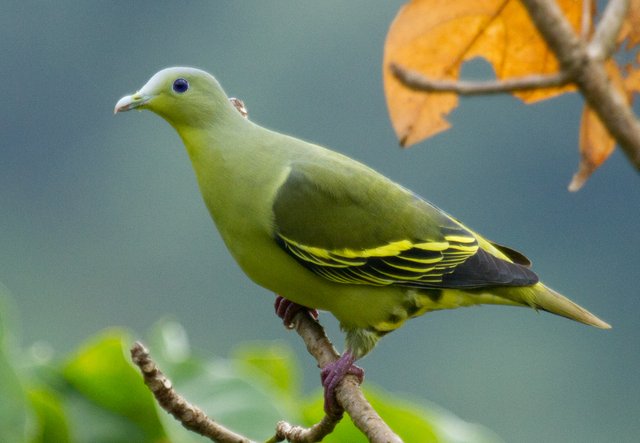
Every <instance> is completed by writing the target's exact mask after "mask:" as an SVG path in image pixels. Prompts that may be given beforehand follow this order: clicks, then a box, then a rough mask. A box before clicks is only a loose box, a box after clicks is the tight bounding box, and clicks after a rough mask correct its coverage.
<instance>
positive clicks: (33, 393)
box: [28, 387, 70, 443]
mask: <svg viewBox="0 0 640 443" xmlns="http://www.w3.org/2000/svg"><path fill="white" fill-rule="evenodd" d="M28 395H29V400H30V402H31V405H32V406H33V409H34V411H35V413H36V417H37V422H38V424H37V430H36V432H35V435H34V436H33V437H32V440H31V441H32V442H34V443H35V442H38V443H66V442H69V441H70V436H69V427H68V424H67V418H66V416H65V412H64V410H63V407H62V404H61V402H60V399H59V397H58V395H57V394H56V393H55V392H53V391H52V390H50V389H48V388H44V387H41V388H32V389H30V390H29V392H28Z"/></svg>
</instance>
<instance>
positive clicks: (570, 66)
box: [522, 0, 640, 170]
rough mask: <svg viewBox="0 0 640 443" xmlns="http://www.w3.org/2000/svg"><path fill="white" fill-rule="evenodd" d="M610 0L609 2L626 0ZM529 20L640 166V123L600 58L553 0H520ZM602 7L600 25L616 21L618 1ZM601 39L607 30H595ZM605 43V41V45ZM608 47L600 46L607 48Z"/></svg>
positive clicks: (634, 161)
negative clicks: (591, 52)
mask: <svg viewBox="0 0 640 443" xmlns="http://www.w3.org/2000/svg"><path fill="white" fill-rule="evenodd" d="M625 1H626V0H624V1H616V0H612V3H614V2H615V3H620V4H621V3H625ZM522 3H523V5H524V7H525V8H526V9H527V11H528V12H529V16H530V17H531V20H532V21H533V23H534V24H535V25H536V27H537V28H538V31H540V34H541V35H542V37H543V38H544V40H545V41H546V43H547V45H548V46H549V48H550V49H551V50H552V51H553V53H554V54H555V56H556V58H557V59H558V62H559V63H560V67H561V69H562V71H563V72H566V73H567V74H568V75H569V76H570V77H571V81H572V82H574V83H575V84H576V85H577V86H578V88H579V89H580V92H581V93H582V95H583V96H584V98H585V100H586V101H587V104H588V105H589V106H590V107H591V109H593V110H594V112H595V113H596V114H597V115H598V117H599V118H600V120H601V121H602V123H603V124H604V126H605V127H606V128H607V130H608V131H609V133H610V134H611V135H612V136H613V138H615V139H616V141H617V142H618V144H619V145H620V147H621V148H622V150H623V152H624V153H625V154H626V156H627V158H628V159H629V161H630V162H631V164H632V165H633V166H634V167H635V168H636V169H638V170H640V123H638V121H637V120H636V118H635V116H634V115H633V112H632V111H631V108H630V107H629V106H628V104H627V101H626V99H625V97H623V96H622V95H621V94H620V93H619V92H618V91H617V90H616V89H615V88H614V87H613V86H612V85H611V83H610V82H609V79H608V76H607V72H606V71H605V68H604V64H603V62H602V60H600V59H598V58H594V57H593V56H592V55H591V54H590V53H589V50H588V48H587V46H586V44H585V43H584V42H583V41H582V40H580V39H579V38H578V37H577V36H576V35H575V33H574V31H573V29H572V27H571V25H570V24H569V22H568V21H567V19H566V18H565V16H564V14H563V13H562V11H561V10H560V8H559V7H558V5H557V4H556V3H555V1H553V0H522ZM613 7H614V6H610V7H609V8H607V9H608V10H607V11H605V14H604V17H603V22H604V25H603V24H601V26H600V27H599V29H602V26H605V27H607V26H612V25H607V23H613V24H614V25H615V20H614V19H615V16H616V14H614V12H616V11H619V10H620V9H621V6H620V5H617V6H616V7H615V8H614V9H610V8H613ZM598 33H599V35H600V38H601V39H606V38H610V37H608V35H609V31H607V32H605V31H599V32H598V31H596V34H598ZM605 46H606V45H605ZM606 50H607V48H603V51H606Z"/></svg>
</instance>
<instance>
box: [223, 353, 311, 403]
mask: <svg viewBox="0 0 640 443" xmlns="http://www.w3.org/2000/svg"><path fill="white" fill-rule="evenodd" d="M232 358H233V359H234V360H235V361H236V362H238V363H239V364H241V365H243V366H244V367H246V368H251V369H254V370H256V371H258V372H259V373H260V374H262V375H264V376H265V377H266V380H265V381H266V383H267V384H269V385H270V386H273V387H274V388H276V389H278V390H279V391H280V393H281V395H285V396H288V397H289V398H291V399H294V398H296V397H299V396H300V382H301V380H300V368H299V367H298V364H297V362H296V359H295V355H294V354H293V351H292V350H291V348H290V347H289V346H287V345H285V344H283V343H282V342H251V343H243V344H240V345H238V346H237V347H236V348H235V350H234V352H233V353H232Z"/></svg>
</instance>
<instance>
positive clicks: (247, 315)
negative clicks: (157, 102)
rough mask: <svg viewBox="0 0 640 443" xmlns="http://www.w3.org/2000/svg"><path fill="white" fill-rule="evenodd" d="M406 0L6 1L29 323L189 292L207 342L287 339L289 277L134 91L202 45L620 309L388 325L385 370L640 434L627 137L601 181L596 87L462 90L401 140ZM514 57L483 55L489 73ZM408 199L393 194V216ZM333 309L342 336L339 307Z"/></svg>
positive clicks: (262, 101)
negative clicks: (396, 89)
mask: <svg viewBox="0 0 640 443" xmlns="http://www.w3.org/2000/svg"><path fill="white" fill-rule="evenodd" d="M401 4H402V2H401V1H397V0H396V1H387V2H369V1H364V0H358V1H350V2H340V1H324V2H299V1H294V0H288V1H285V0H279V1H270V2H266V1H259V0H254V1H244V2H221V1H215V2H204V1H201V2H160V1H154V2H150V1H147V2H144V1H140V2H125V1H115V2H77V1H61V2H18V1H8V2H4V3H3V6H2V13H1V14H0V54H2V56H1V58H0V79H1V81H0V94H1V97H2V98H1V100H0V124H1V125H2V137H1V140H2V142H1V146H0V208H1V212H0V282H2V283H3V284H4V285H6V286H7V287H8V288H9V289H10V291H11V293H12V296H13V298H14V299H15V301H16V304H17V305H18V307H19V310H20V313H21V332H20V334H21V337H22V343H23V344H24V345H25V346H28V345H30V344H31V343H33V342H37V341H46V342H48V343H50V344H51V345H52V346H53V348H54V349H55V350H56V352H57V355H60V356H63V355H64V354H65V353H66V352H69V351H70V350H71V349H73V348H74V347H75V346H77V345H78V344H79V343H81V342H82V341H83V340H84V339H86V338H87V337H89V336H91V335H92V334H94V333H96V332H97V331H99V330H101V329H102V328H105V327H108V326H111V325H125V326H129V327H132V328H134V329H135V330H137V331H139V332H140V333H141V334H142V333H144V331H146V330H147V329H148V327H149V326H150V325H151V324H153V322H154V321H156V320H157V319H158V318H160V317H162V316H165V315H167V314H170V315H172V316H174V317H175V318H176V319H178V320H179V321H181V322H182V323H183V324H185V325H186V328H187V331H188V333H189V335H190V337H191V340H192V343H193V344H194V345H195V346H196V347H197V348H199V349H200V350H201V351H203V352H204V353H206V354H218V355H226V354H227V352H228V351H229V350H230V349H231V348H232V347H233V346H234V345H235V344H236V343H239V342H243V341H247V340H254V339H273V340H286V341H287V342H289V343H291V344H292V346H294V347H295V349H296V350H297V352H298V353H299V355H300V359H301V361H302V362H303V364H304V371H305V372H304V375H305V378H306V386H307V389H309V390H310V389H312V388H313V387H314V386H316V383H317V381H318V379H319V377H318V373H317V369H316V368H315V366H314V365H313V364H312V362H311V361H310V358H309V357H308V356H307V355H306V354H305V352H304V349H303V347H302V345H301V344H300V340H299V338H298V337H297V336H296V335H295V334H292V333H287V332H286V331H285V330H284V329H283V328H282V325H281V324H280V322H279V321H278V320H277V319H276V318H275V316H274V315H273V313H272V301H273V295H272V294H270V293H268V292H267V291H265V290H263V289H261V288H259V287H257V286H255V285H254V284H253V283H251V282H250V281H249V280H248V279H247V278H246V277H244V275H243V274H242V273H241V272H240V271H239V269H238V268H237V267H236V265H235V263H234V262H233V261H232V259H231V258H230V256H229V255H228V254H227V252H226V250H225V248H224V245H223V244H222V242H221V240H220V238H219V236H218V234H217V232H216V231H215V229H214V227H213V224H212V222H211V221H210V219H209V217H208V214H207V212H206V210H205V208H204V205H203V203H202V201H201V198H200V195H199V192H198V189H197V187H196V182H195V179H194V177H193V173H192V170H191V165H190V163H189V160H188V158H187V155H186V153H185V152H184V150H183V147H182V145H181V142H180V140H179V138H178V136H177V135H176V134H175V133H174V132H173V130H172V129H171V128H170V127H169V125H167V124H166V123H165V122H163V121H162V120H160V119H159V118H158V117H156V116H154V115H152V114H151V113H129V114H124V115H119V116H117V117H114V116H113V115H112V112H113V106H114V104H115V102H116V101H117V100H118V99H119V98H120V97H121V96H122V95H125V94H128V93H131V92H133V91H135V90H136V89H137V88H139V87H140V86H142V85H143V84H144V83H145V82H146V80H147V79H148V78H149V77H150V76H151V75H152V74H153V73H155V72H156V71H157V70H159V69H161V68H164V67H167V66H171V65H192V66H198V67H201V68H204V69H206V70H208V71H210V72H212V73H214V74H215V75H216V76H217V77H218V79H219V80H220V82H221V83H222V84H223V86H224V87H225V89H226V91H227V92H228V93H229V94H230V95H235V96H237V97H241V98H242V99H243V100H244V101H245V102H246V104H247V106H248V108H249V112H250V116H251V118H252V119H253V120H255V121H256V122H259V123H261V124H263V125H265V126H267V127H270V128H273V129H277V130H280V131H282V132H286V133H290V134H293V135H296V136H298V137H300V138H304V139H308V140H312V141H315V142H318V143H320V144H323V145H326V146H330V147H332V148H333V149H336V150H339V151H342V152H344V153H346V154H348V155H350V156H352V157H355V158H357V159H359V160H362V161H364V162H365V163H367V164H369V165H371V166H373V167H374V168H376V169H378V170H380V171H381V172H383V173H385V174H386V175H388V176H390V177H392V178H393V179H395V180H397V181H399V182H400V183H402V184H404V185H406V186H407V187H409V188H411V189H413V190H415V191H416V192H418V193H420V194H421V195H423V196H425V197H426V198H428V199H429V200H431V201H432V202H434V203H436V204H437V205H438V206H440V207H442V208H443V209H445V210H447V211H448V212H450V213H452V214H454V215H455V216H457V217H458V218H460V219H461V220H463V221H464V222H465V223H466V224H468V225H469V226H471V227H472V228H474V229H475V230H477V231H479V232H482V233H484V234H485V235H486V236H487V237H489V238H492V239H495V240H497V241H500V242H502V243H505V244H508V245H512V246H514V247H515V248H517V249H520V250H523V251H525V252H526V253H527V255H529V256H530V258H531V259H532V260H533V261H534V263H535V269H536V270H537V271H539V273H540V274H541V275H542V276H543V279H544V280H545V281H546V282H547V283H549V284H550V285H551V286H553V287H555V288H556V289H558V290H560V291H562V292H564V293H566V294H567V295H569V296H571V297H572V298H574V299H575V300H576V301H578V302H580V303H581V304H583V305H584V306H586V307H587V308H589V309H591V310H592V311H593V312H595V313H597V314H598V315H600V316H601V317H602V318H603V319H605V320H607V321H609V322H611V323H612V324H613V326H614V329H613V330H611V331H607V332H605V331H600V330H597V329H594V328H588V327H585V326H582V325H579V324H577V323H574V322H570V321H567V320H564V319H561V318H558V317H554V316H551V315H548V314H536V313H535V312H533V311H529V310H526V309H514V308H500V307H482V308H470V309H461V310H457V311H447V312H441V313H434V314H431V315H427V316H425V317H422V318H420V319H417V320H414V321H412V322H410V323H409V324H408V325H407V326H406V327H404V328H403V329H401V330H400V331H397V332H395V333H393V334H391V335H389V336H388V337H386V338H385V339H384V340H383V341H382V342H381V343H380V345H379V346H378V348H377V349H376V350H375V351H374V352H373V353H372V354H371V355H370V356H369V357H367V358H366V359H365V360H364V361H363V362H362V364H363V365H364V366H365V368H366V369H367V381H368V382H369V383H375V384H377V385H381V386H383V387H384V388H385V389H387V390H390V391H393V392H398V393H407V394H409V395H410V396H412V397H415V398H422V399H428V400H430V401H433V402H435V403H437V404H440V405H442V406H444V407H446V408H448V409H450V410H452V411H453V412H455V413H456V414H458V415H460V416H461V417H463V418H465V419H467V420H470V421H475V422H479V423H482V424H484V425H487V426H488V427H490V428H491V429H493V430H495V431H496V432H497V433H498V434H499V435H501V436H502V437H503V438H504V439H505V440H506V441H507V442H540V441H550V442H587V441H588V442H601V441H612V442H635V441H638V435H639V434H640V421H639V420H638V416H640V401H639V400H638V398H640V368H639V364H640V355H639V351H640V322H639V321H638V313H639V312H640V302H639V299H640V293H639V292H640V291H639V289H638V277H639V276H640V272H639V267H638V256H639V251H640V234H639V232H638V223H639V220H640V181H639V180H638V174H637V173H636V172H634V171H633V169H632V168H631V167H630V166H629V164H628V163H627V161H626V159H625V158H624V156H622V155H621V154H620V153H616V154H614V155H613V157H612V158H611V159H610V160H609V161H608V162H607V163H606V164H605V165H604V166H603V168H602V169H601V170H599V171H598V172H596V174H595V176H594V177H593V178H592V179H591V180H590V181H589V182H588V184H587V185H586V187H585V188H584V189H583V190H582V191H580V192H579V193H577V194H571V193H569V192H567V191H566V186H567V184H568V182H569V180H570V178H571V175H572V173H573V172H574V170H575V169H576V166H577V162H578V155H577V147H576V146H577V134H578V123H579V116H580V110H581V104H582V101H581V99H580V98H579V96H577V95H575V94H574V95H571V96H564V97H562V98H559V99H555V100H552V101H548V102H544V103H540V104H537V105H534V106H524V105H522V104H520V103H519V102H518V101H516V100H515V99H512V98H510V97H491V98H475V99H467V100H462V103H461V106H460V107H459V109H458V110H456V111H455V113H454V114H453V116H452V121H453V124H454V127H453V129H452V130H450V131H448V132H446V133H444V134H441V135H439V136H437V137H435V138H432V139H430V140H428V141H426V142H424V143H422V144H420V145H419V146H417V147H415V148H414V149H411V150H401V149H399V148H398V147H397V142H396V140H395V138H394V134H393V132H392V129H391V125H390V123H389V120H388V116H387V111H386V107H385V101H384V97H383V92H382V81H381V59H382V47H383V42H384V38H385V34H386V31H387V29H388V26H389V24H390V22H391V20H392V19H393V17H394V15H395V13H396V11H397V9H398V8H399V6H400V5H401ZM476 69H477V70H479V72H480V73H484V74H490V69H489V68H487V66H486V65H484V64H483V63H474V65H473V66H472V67H471V68H468V69H466V71H465V72H467V74H468V75H477V73H478V72H477V71H476ZM380 216H381V217H384V215H383V214H381V215H380ZM322 321H323V323H325V324H327V325H328V329H329V332H330V334H331V335H332V337H333V338H334V339H335V341H336V342H337V344H341V342H342V338H341V335H340V333H339V331H338V329H337V326H336V324H335V321H333V320H332V319H331V318H330V315H328V314H323V315H322Z"/></svg>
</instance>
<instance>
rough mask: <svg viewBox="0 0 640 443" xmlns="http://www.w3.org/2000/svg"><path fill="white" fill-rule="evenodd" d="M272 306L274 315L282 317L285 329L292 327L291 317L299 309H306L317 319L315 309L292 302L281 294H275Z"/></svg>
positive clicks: (293, 316) (292, 317)
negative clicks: (274, 311) (274, 310)
mask: <svg viewBox="0 0 640 443" xmlns="http://www.w3.org/2000/svg"><path fill="white" fill-rule="evenodd" d="M274 307H275V309H276V315H277V316H278V317H280V318H281V319H282V322H283V323H284V326H285V328H287V329H292V328H293V326H294V324H293V319H294V318H295V316H296V314H297V313H298V312H300V311H307V312H308V313H309V315H311V317H313V319H314V320H317V319H318V311H316V310H315V309H311V308H307V307H306V306H302V305H299V304H298V303H294V302H292V301H291V300H287V299H286V298H284V297H282V296H281V295H276V302H275V305H274Z"/></svg>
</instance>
